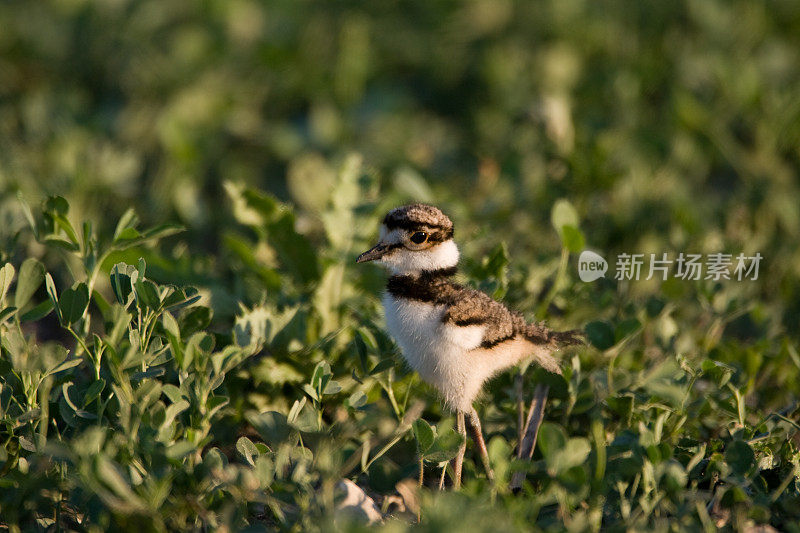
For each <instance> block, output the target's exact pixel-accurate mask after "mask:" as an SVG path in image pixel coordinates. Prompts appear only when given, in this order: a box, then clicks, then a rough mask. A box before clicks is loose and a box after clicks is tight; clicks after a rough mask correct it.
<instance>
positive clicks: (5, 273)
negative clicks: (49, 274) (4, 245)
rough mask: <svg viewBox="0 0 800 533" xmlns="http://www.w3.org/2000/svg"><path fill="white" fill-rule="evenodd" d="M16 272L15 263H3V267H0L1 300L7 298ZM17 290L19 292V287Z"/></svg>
mask: <svg viewBox="0 0 800 533" xmlns="http://www.w3.org/2000/svg"><path fill="white" fill-rule="evenodd" d="M14 274H15V270H14V265H12V264H11V263H6V264H5V265H3V268H0V302H2V301H3V300H5V298H6V293H7V292H8V289H9V287H11V283H12V282H13V281H14ZM40 283H41V282H40ZM17 292H19V289H17Z"/></svg>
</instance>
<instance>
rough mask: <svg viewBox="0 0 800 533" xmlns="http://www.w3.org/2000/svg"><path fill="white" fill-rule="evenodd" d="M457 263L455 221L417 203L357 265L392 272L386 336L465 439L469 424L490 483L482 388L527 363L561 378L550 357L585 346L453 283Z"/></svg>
mask: <svg viewBox="0 0 800 533" xmlns="http://www.w3.org/2000/svg"><path fill="white" fill-rule="evenodd" d="M458 257H459V253H458V247H457V246H456V243H455V242H454V241H453V223H452V222H451V221H450V219H449V218H448V217H447V216H446V215H445V214H444V213H442V212H441V211H440V210H439V209H438V208H436V207H433V206H430V205H423V204H412V205H407V206H403V207H398V208H396V209H393V210H391V211H390V212H389V213H388V214H387V215H386V217H385V218H384V219H383V224H382V225H381V230H380V241H379V242H378V244H376V245H375V246H374V247H372V248H371V249H369V250H367V251H366V252H364V253H363V254H361V255H360V256H358V259H357V261H356V262H358V263H363V262H366V261H376V262H377V263H379V264H381V265H382V266H384V267H386V268H388V270H389V271H390V273H391V277H390V278H389V281H388V284H387V287H386V288H387V290H386V294H385V295H384V298H383V306H384V309H385V312H386V326H387V328H388V330H389V333H391V335H392V336H393V337H394V339H395V341H396V342H397V344H398V345H399V346H400V348H401V350H402V353H403V357H404V358H405V360H406V361H407V362H408V364H409V365H411V367H413V368H414V370H416V371H417V372H418V373H419V375H420V376H421V377H422V379H423V380H425V381H426V382H427V383H429V384H430V385H432V386H433V387H435V388H436V389H437V390H438V391H439V393H440V394H441V396H442V398H443V399H444V402H445V404H446V405H447V407H449V408H450V409H451V410H453V411H455V412H456V417H457V418H456V420H457V422H456V424H457V428H458V431H459V433H461V435H463V436H466V429H465V419H466V421H467V423H468V425H469V427H470V430H471V434H472V438H473V440H474V442H475V444H476V446H477V448H478V451H479V453H480V456H481V460H482V462H483V465H484V467H485V468H486V473H487V476H488V477H489V478H490V479H491V478H493V473H492V469H491V466H490V464H489V455H488V453H487V451H486V444H485V442H484V440H483V433H482V431H481V423H480V420H479V419H478V414H477V412H476V411H475V408H474V407H473V405H472V404H473V402H474V401H475V398H476V397H477V396H478V394H479V393H480V391H481V388H482V386H483V384H484V382H486V380H488V379H489V378H490V377H492V376H493V375H494V374H496V373H498V372H500V371H501V370H504V369H507V368H509V367H511V366H514V365H516V364H518V363H520V362H522V361H523V360H525V359H527V358H532V359H533V360H534V361H535V362H537V363H538V364H539V365H541V366H542V367H544V368H545V369H547V370H549V371H550V372H556V373H560V372H561V370H560V368H559V365H558V361H557V360H556V359H555V358H554V357H553V356H552V353H553V352H554V351H555V350H557V349H558V348H559V347H561V346H566V345H570V344H578V343H580V342H581V341H580V340H579V339H578V338H577V335H578V332H577V331H568V332H557V331H553V330H551V329H549V328H547V327H545V326H544V325H543V324H528V323H527V322H526V321H525V319H524V317H523V316H522V315H521V314H519V313H517V312H514V311H510V310H509V309H508V308H506V307H505V306H504V305H503V304H501V303H500V302H497V301H495V300H493V299H492V298H491V297H489V296H488V295H486V294H484V293H482V292H480V291H477V290H474V289H471V288H468V287H464V286H462V285H458V284H456V283H454V282H453V281H452V280H451V278H452V276H453V275H454V274H455V273H456V268H457V264H458ZM464 452H465V447H464V445H462V447H461V448H460V449H459V453H458V455H457V456H456V458H455V460H454V486H455V487H456V488H458V487H459V486H460V484H461V469H462V464H463V459H464Z"/></svg>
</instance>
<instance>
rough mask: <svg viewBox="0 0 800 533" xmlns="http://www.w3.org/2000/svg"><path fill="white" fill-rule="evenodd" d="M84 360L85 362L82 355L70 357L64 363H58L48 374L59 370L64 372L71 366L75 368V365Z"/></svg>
mask: <svg viewBox="0 0 800 533" xmlns="http://www.w3.org/2000/svg"><path fill="white" fill-rule="evenodd" d="M82 362H83V359H81V358H80V357H76V358H75V359H70V360H68V361H64V362H63V363H61V364H60V365H58V366H57V367H55V368H54V369H52V370H50V371H49V372H48V375H50V374H57V373H58V372H63V371H64V370H69V369H70V368H74V367H76V366H78V365H79V364H81V363H82Z"/></svg>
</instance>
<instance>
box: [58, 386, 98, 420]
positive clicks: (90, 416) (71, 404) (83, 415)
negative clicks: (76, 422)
mask: <svg viewBox="0 0 800 533" xmlns="http://www.w3.org/2000/svg"><path fill="white" fill-rule="evenodd" d="M71 387H72V382H71V381H67V382H66V383H64V384H63V385H62V386H61V392H62V394H63V396H64V400H65V401H66V402H67V405H69V407H70V409H72V411H73V412H74V413H75V414H76V415H77V416H79V417H81V418H85V419H87V420H94V419H95V418H97V415H95V414H94V413H90V412H89V411H86V410H84V409H81V408H80V407H78V406H77V404H75V402H73V401H72V399H71V398H70V397H69V389H70V388H71Z"/></svg>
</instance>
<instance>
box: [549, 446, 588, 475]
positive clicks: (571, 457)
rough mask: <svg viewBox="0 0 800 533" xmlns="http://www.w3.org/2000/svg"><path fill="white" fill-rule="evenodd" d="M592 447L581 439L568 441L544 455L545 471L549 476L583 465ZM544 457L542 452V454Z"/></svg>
mask: <svg viewBox="0 0 800 533" xmlns="http://www.w3.org/2000/svg"><path fill="white" fill-rule="evenodd" d="M591 450H592V447H591V446H590V445H589V441H588V440H587V439H585V438H583V437H578V438H574V439H569V440H568V441H567V442H566V444H565V445H564V446H563V447H561V448H558V449H556V450H551V451H550V452H549V453H548V454H547V455H545V462H546V464H547V470H548V472H549V473H550V474H551V475H558V474H560V473H562V472H566V471H567V470H569V469H570V468H572V467H574V466H578V465H581V464H584V463H585V462H586V459H587V458H588V457H589V452H590V451H591ZM542 453H543V455H544V452H542Z"/></svg>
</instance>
